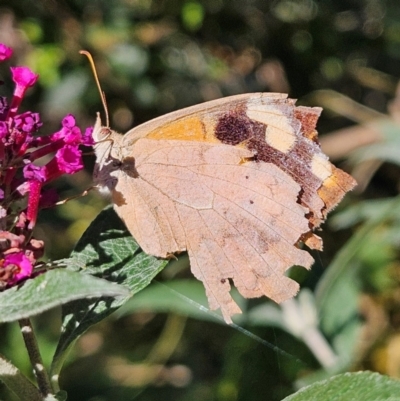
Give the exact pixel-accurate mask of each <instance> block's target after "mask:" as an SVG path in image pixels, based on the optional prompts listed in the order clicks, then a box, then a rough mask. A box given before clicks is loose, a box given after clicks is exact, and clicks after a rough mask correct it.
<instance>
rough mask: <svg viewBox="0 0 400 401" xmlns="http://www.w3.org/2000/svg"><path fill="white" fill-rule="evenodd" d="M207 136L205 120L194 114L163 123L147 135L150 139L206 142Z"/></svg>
mask: <svg viewBox="0 0 400 401" xmlns="http://www.w3.org/2000/svg"><path fill="white" fill-rule="evenodd" d="M206 136H207V135H206V130H205V127H204V124H203V122H202V121H201V119H200V118H199V117H197V116H193V117H187V118H182V119H179V120H177V121H173V122H171V123H169V124H166V125H163V126H161V127H159V128H158V129H157V130H154V131H152V132H150V133H149V134H148V135H147V136H146V137H147V138H149V139H164V140H165V139H173V140H177V139H178V140H183V141H199V142H204V141H207V139H206ZM207 142H208V141H207Z"/></svg>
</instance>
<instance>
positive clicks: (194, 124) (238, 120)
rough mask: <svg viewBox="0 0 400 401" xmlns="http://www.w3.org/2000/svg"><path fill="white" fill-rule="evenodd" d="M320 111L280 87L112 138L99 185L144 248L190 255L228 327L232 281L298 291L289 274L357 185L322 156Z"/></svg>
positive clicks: (278, 295) (245, 288)
mask: <svg viewBox="0 0 400 401" xmlns="http://www.w3.org/2000/svg"><path fill="white" fill-rule="evenodd" d="M319 113H320V110H319V109H313V108H304V107H303V108H302V107H295V104H294V101H293V100H291V99H287V98H286V96H285V95H281V94H251V95H239V96H235V97H231V98H225V99H221V100H217V101H213V102H207V103H204V104H202V105H198V106H194V107H191V108H188V109H184V110H181V111H178V112H174V113H171V114H168V115H166V116H163V117H160V118H158V119H155V120H152V121H150V122H149V123H146V124H143V125H141V126H139V127H137V128H135V129H133V130H131V131H129V132H128V133H127V134H126V135H125V136H124V137H121V136H120V135H119V134H115V133H113V134H112V135H113V137H112V138H111V139H112V140H113V142H114V144H115V145H114V146H113V148H112V152H111V155H110V157H109V158H104V157H103V158H102V160H103V165H104V167H103V168H99V169H98V170H99V171H98V172H99V176H101V179H100V181H101V182H108V183H110V182H111V183H112V184H111V185H108V187H109V188H110V189H111V192H112V199H113V203H114V207H115V209H116V211H117V213H118V214H119V215H120V217H121V218H122V219H123V220H124V221H125V223H126V225H127V227H128V229H129V230H130V232H131V233H132V235H133V236H134V237H135V239H136V240H137V241H138V243H139V244H140V245H141V247H142V248H143V249H144V250H145V251H146V252H148V253H150V254H152V255H155V256H160V257H167V256H168V255H170V254H172V253H175V252H181V251H184V250H187V251H188V254H189V258H190V263H191V269H192V271H193V273H194V275H195V276H196V277H197V278H198V279H200V280H201V281H203V283H204V285H205V288H206V291H207V296H208V299H209V302H210V306H211V307H212V308H218V307H220V308H221V310H222V313H223V315H224V318H225V320H226V321H228V322H230V321H231V318H230V317H231V316H232V315H233V314H234V313H237V312H239V311H240V310H239V308H238V306H237V305H236V304H235V303H234V301H233V300H232V298H231V296H230V294H229V291H230V283H231V282H233V283H234V284H235V286H236V287H237V288H238V290H239V292H241V294H242V295H243V296H245V297H258V296H261V295H266V296H268V297H270V298H272V299H274V300H275V301H277V302H281V301H283V300H285V299H288V298H290V297H292V296H293V295H294V294H295V293H296V292H297V290H298V285H297V283H295V282H294V281H292V280H290V279H289V278H287V277H286V276H285V275H284V274H285V271H286V270H287V269H288V268H290V267H291V266H293V265H302V266H305V267H307V268H309V267H310V266H311V264H312V262H313V259H312V257H311V256H310V255H309V254H308V252H306V251H304V250H301V249H299V248H298V244H299V242H301V241H304V242H306V244H307V245H308V246H309V247H312V248H317V249H320V248H321V246H322V245H321V241H319V239H318V237H316V236H315V235H314V234H313V233H312V229H313V228H315V227H318V226H319V225H320V224H321V222H322V221H323V220H324V218H325V216H326V213H327V212H328V211H329V210H330V209H331V208H332V207H334V206H335V205H336V204H337V203H338V202H339V200H340V199H341V198H342V197H343V195H344V194H345V193H346V192H347V191H348V190H350V189H351V188H352V187H353V186H354V185H355V182H354V180H353V179H352V178H351V177H350V176H348V175H347V174H346V173H344V172H342V171H341V170H339V169H336V168H335V167H334V166H333V165H332V164H331V163H330V162H329V161H328V158H327V157H326V156H325V155H324V154H323V153H322V151H321V149H320V147H319V145H318V142H317V134H316V131H315V124H316V121H317V118H318V115H319ZM105 159H107V160H108V159H110V160H121V164H120V166H118V167H115V166H114V167H110V166H112V165H113V163H109V162H107V161H105V162H104V160H105ZM114 165H115V163H114ZM107 177H108V178H107ZM110 177H111V178H112V179H111V181H110Z"/></svg>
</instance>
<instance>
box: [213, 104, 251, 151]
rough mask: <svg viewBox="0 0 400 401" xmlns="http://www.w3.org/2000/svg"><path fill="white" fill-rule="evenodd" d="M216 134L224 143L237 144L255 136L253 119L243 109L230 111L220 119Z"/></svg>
mask: <svg viewBox="0 0 400 401" xmlns="http://www.w3.org/2000/svg"><path fill="white" fill-rule="evenodd" d="M215 136H216V137H217V138H218V139H219V140H220V141H221V142H222V143H225V144H228V145H237V144H239V143H241V142H243V141H245V140H247V139H249V138H250V137H251V136H253V132H252V123H251V120H250V119H249V118H248V117H247V116H246V115H245V114H244V113H243V112H241V111H230V112H228V113H226V114H224V115H222V116H221V117H220V118H219V119H218V122H217V124H216V126H215Z"/></svg>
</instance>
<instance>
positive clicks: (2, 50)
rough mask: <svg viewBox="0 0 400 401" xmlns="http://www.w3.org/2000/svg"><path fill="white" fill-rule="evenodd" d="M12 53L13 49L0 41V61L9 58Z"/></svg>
mask: <svg viewBox="0 0 400 401" xmlns="http://www.w3.org/2000/svg"><path fill="white" fill-rule="evenodd" d="M12 54H13V50H12V49H11V47H8V46H6V45H5V44H3V43H0V61H4V60H7V59H9V58H10V57H11V56H12Z"/></svg>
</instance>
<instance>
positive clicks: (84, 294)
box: [0, 269, 129, 323]
mask: <svg viewBox="0 0 400 401" xmlns="http://www.w3.org/2000/svg"><path fill="white" fill-rule="evenodd" d="M102 295H105V296H115V297H126V296H128V295H129V291H128V290H127V289H126V288H124V287H122V286H119V285H116V284H113V283H110V282H108V281H106V280H101V279H99V278H96V277H92V276H89V275H82V274H79V273H76V272H72V271H68V270H66V269H56V270H50V271H48V272H46V273H44V274H41V275H40V276H37V277H36V278H34V279H32V280H27V281H26V282H25V283H24V284H23V285H21V286H17V287H13V288H10V289H9V290H6V291H3V292H1V293H0V323H4V322H12V321H15V320H18V319H22V318H28V317H30V316H34V315H38V314H39V313H42V312H44V311H47V310H49V309H51V308H54V307H55V306H59V305H64V304H66V303H68V302H71V301H74V300H77V299H82V298H88V297H99V296H102Z"/></svg>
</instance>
